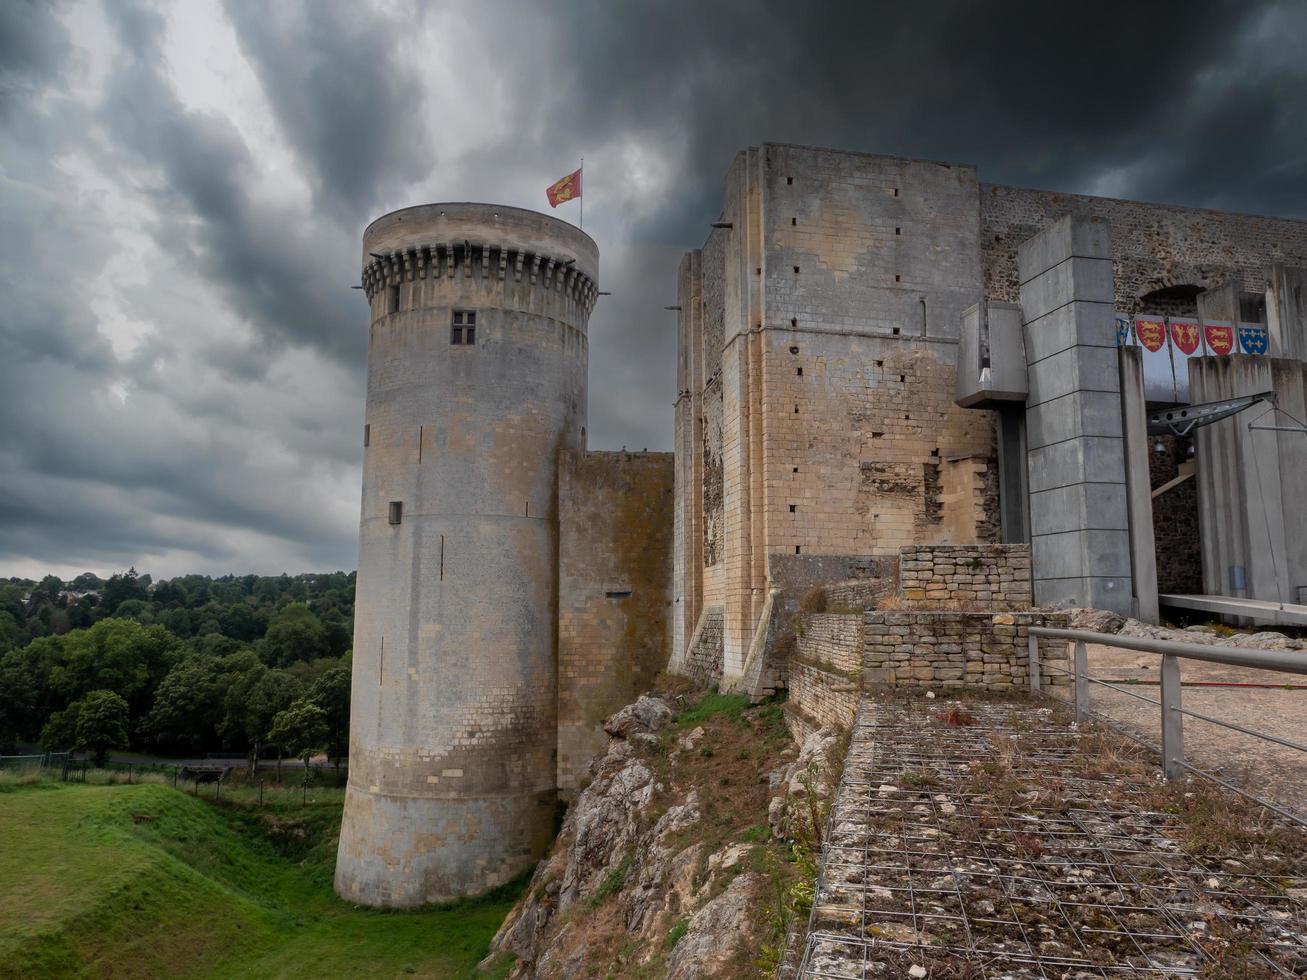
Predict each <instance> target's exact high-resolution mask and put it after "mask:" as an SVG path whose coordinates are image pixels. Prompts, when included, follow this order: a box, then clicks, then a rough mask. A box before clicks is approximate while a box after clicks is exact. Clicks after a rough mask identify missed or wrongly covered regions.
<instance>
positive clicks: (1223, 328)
mask: <svg viewBox="0 0 1307 980" xmlns="http://www.w3.org/2000/svg"><path fill="white" fill-rule="evenodd" d="M1203 336H1204V337H1205V338H1206V340H1207V349H1208V350H1209V351H1211V352H1212V353H1213V354H1219V355H1220V356H1222V357H1224V356H1225V355H1226V354H1228V353H1230V351H1232V350H1234V324H1233V323H1227V322H1225V321H1214V322H1212V323H1204V324H1203Z"/></svg>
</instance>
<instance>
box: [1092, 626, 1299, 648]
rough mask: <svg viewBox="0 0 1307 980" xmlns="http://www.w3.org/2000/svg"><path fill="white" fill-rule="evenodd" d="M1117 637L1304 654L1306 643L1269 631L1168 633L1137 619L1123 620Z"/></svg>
mask: <svg viewBox="0 0 1307 980" xmlns="http://www.w3.org/2000/svg"><path fill="white" fill-rule="evenodd" d="M1117 634H1118V635H1119V636H1141V637H1147V638H1150V639H1154V640H1177V641H1179V642H1181V643H1203V644H1206V645H1208V646H1221V647H1245V648H1247V649H1251V650H1307V642H1304V641H1302V640H1297V639H1294V638H1293V637H1289V636H1285V635H1284V634H1283V633H1276V632H1273V631H1270V630H1267V631H1264V632H1261V633H1228V634H1224V635H1223V634H1221V633H1218V632H1217V631H1216V630H1214V629H1212V628H1211V627H1210V626H1189V627H1186V628H1185V629H1171V628H1170V627H1167V626H1153V625H1151V624H1149V623H1141V622H1140V621H1139V620H1137V619H1127V620H1126V621H1125V625H1124V626H1122V627H1121V628H1120V629H1119V630H1117Z"/></svg>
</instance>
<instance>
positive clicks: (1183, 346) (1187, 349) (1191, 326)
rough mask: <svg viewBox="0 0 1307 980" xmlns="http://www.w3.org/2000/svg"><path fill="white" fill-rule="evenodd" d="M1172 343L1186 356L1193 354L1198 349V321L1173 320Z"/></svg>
mask: <svg viewBox="0 0 1307 980" xmlns="http://www.w3.org/2000/svg"><path fill="white" fill-rule="evenodd" d="M1171 343H1172V344H1174V345H1175V347H1176V348H1177V349H1178V350H1179V351H1180V352H1181V353H1182V354H1184V356H1185V357H1188V356H1190V355H1191V354H1193V352H1194V351H1196V350H1197V349H1198V321H1196V320H1172V321H1171Z"/></svg>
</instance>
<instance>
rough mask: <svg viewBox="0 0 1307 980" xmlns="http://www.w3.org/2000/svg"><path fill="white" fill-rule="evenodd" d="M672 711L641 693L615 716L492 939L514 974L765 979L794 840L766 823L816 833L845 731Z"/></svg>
mask: <svg viewBox="0 0 1307 980" xmlns="http://www.w3.org/2000/svg"><path fill="white" fill-rule="evenodd" d="M771 710H772V712H773V716H772V717H773V719H776V718H778V717H779V712H778V711H777V709H775V708H773V709H771ZM672 719H673V710H672V706H671V704H670V703H669V700H668V699H665V698H663V697H659V696H656V695H644V696H642V697H640V699H639V700H637V701H636V702H635V703H633V704H630V705H627V706H626V707H625V708H623V709H622V710H621V711H618V712H617V713H616V714H614V715H613V716H612V717H611V718H609V719H608V720H607V721H606V722H605V725H604V729H605V731H607V732H609V733H610V734H611V735H612V739H611V741H610V742H609V745H608V750H607V752H606V753H605V754H604V755H603V756H602V757H600V758H599V759H597V760H595V762H594V763H593V764H592V766H591V769H590V775H591V781H590V783H589V785H588V786H587V787H586V788H585V789H584V790H583V791H582V792H581V793H580V794H579V795H578V796H577V798H576V800H575V802H574V803H573V804H572V806H571V808H570V809H569V810H568V813H567V816H566V818H565V820H564V822H563V826H562V829H561V831H560V833H559V837H558V839H557V841H556V842H555V845H554V848H553V850H552V851H551V853H550V854H549V856H548V857H547V858H546V860H544V861H543V862H541V864H540V865H539V866H538V867H537V869H536V872H535V875H534V876H533V878H532V880H531V884H530V886H529V889H528V891H527V893H526V895H525V896H524V897H523V899H522V900H521V901H520V902H519V903H518V905H517V907H516V908H515V909H514V910H513V912H512V913H510V915H509V917H508V918H507V919H506V920H505V921H504V924H503V925H502V926H501V927H500V930H499V933H498V935H496V937H495V940H494V943H493V944H492V957H493V956H495V955H497V954H499V953H502V952H503V951H509V952H512V953H513V954H515V955H516V956H517V958H518V960H517V964H516V966H515V967H514V971H513V973H512V976H513V977H514V978H517V980H527V978H537V977H539V978H547V977H567V976H572V975H574V974H577V973H578V972H584V971H585V970H586V969H588V968H591V967H594V968H600V967H601V966H602V967H603V968H604V969H607V971H608V973H609V974H610V975H613V968H614V966H616V972H617V974H620V973H621V972H623V970H633V969H636V968H637V967H638V968H639V969H640V970H642V971H645V972H647V973H648V975H651V976H653V975H662V974H663V973H665V974H666V975H667V976H669V977H674V978H679V980H689V978H692V977H693V978H698V977H743V976H761V975H762V973H760V972H759V967H758V966H757V963H758V961H759V956H760V949H761V946H762V944H763V943H764V942H767V943H770V944H772V945H773V946H779V944H780V940H779V939H778V937H777V935H776V929H777V927H776V926H775V924H774V923H770V924H769V920H768V917H767V915H768V913H767V909H765V908H764V904H765V903H766V902H768V901H770V903H771V905H772V906H774V905H775V900H774V898H772V899H770V900H769V899H768V897H767V896H768V895H769V894H770V891H769V890H768V889H767V888H765V886H766V885H767V884H768V876H767V875H764V874H762V873H761V870H762V868H764V867H771V866H772V865H768V864H766V863H765V862H766V861H767V860H769V858H768V857H767V855H774V854H777V853H784V854H786V855H788V853H789V846H790V845H789V844H788V843H786V842H785V841H780V840H777V841H775V842H774V843H773V840H774V838H772V837H769V835H768V833H767V828H766V826H765V824H766V823H770V824H771V829H772V832H773V833H774V834H775V835H776V836H777V837H784V838H792V837H803V836H804V835H810V834H811V823H812V821H813V819H814V817H813V815H814V814H815V815H817V817H816V819H819V820H820V819H822V818H823V817H824V813H825V806H826V799H827V798H828V797H829V796H830V795H831V794H832V792H833V784H834V782H835V781H836V780H837V778H838V774H837V773H832V772H831V771H830V768H831V767H830V764H829V759H830V755H831V752H832V750H833V749H834V747H835V746H836V744H837V743H838V741H839V734H838V733H837V732H836V731H834V730H833V729H826V730H822V731H819V732H816V733H814V734H813V735H811V736H809V737H808V738H807V739H806V740H805V742H804V744H803V746H802V747H801V748H800V749H799V750H798V751H797V752H796V749H795V747H794V745H793V743H792V742H791V741H790V740H789V738H788V736H787V735H786V734H785V731H784V727H783V724H782V723H781V722H779V721H777V720H773V721H771V722H770V725H771V727H767V725H764V724H763V723H762V722H761V721H760V720H759V718H758V716H756V715H753V714H750V715H749V716H748V717H736V718H734V719H728V718H724V717H723V718H717V719H712V720H709V721H705V722H704V724H703V725H698V726H696V727H694V728H690V729H688V730H685V729H672V730H666V729H667V728H668V726H669V724H670V723H671V721H672ZM750 719H752V720H750ZM778 763H779V765H778ZM804 919H805V921H806V915H805V916H804ZM601 972H602V970H601ZM641 975H645V973H642V974H641Z"/></svg>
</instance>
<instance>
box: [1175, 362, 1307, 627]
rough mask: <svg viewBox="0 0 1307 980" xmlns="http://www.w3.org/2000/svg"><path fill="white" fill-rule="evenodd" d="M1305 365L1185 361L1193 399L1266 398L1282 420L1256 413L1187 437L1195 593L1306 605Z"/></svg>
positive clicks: (1262, 410) (1261, 410)
mask: <svg viewBox="0 0 1307 980" xmlns="http://www.w3.org/2000/svg"><path fill="white" fill-rule="evenodd" d="M1305 378H1307V365H1304V363H1303V362H1302V361H1297V360H1290V359H1288V358H1272V357H1253V356H1248V355H1239V354H1236V355H1231V356H1228V357H1202V358H1194V359H1192V360H1191V361H1190V367H1189V380H1190V385H1191V386H1192V388H1193V391H1194V397H1195V398H1196V399H1198V400H1200V401H1218V400H1221V399H1226V398H1236V397H1238V396H1240V395H1252V394H1257V393H1259V392H1263V391H1274V392H1275V393H1276V396H1277V401H1278V407H1279V408H1280V409H1281V410H1282V412H1283V414H1280V413H1277V412H1274V411H1272V410H1271V409H1270V407H1269V406H1267V405H1259V406H1255V407H1253V408H1251V409H1247V410H1246V411H1244V412H1241V413H1239V414H1238V415H1235V416H1232V417H1230V418H1227V419H1222V420H1221V421H1219V422H1215V423H1213V424H1212V425H1209V426H1206V427H1204V428H1201V429H1198V430H1196V432H1195V440H1194V442H1195V446H1196V448H1197V456H1196V461H1197V479H1198V519H1199V523H1200V526H1201V529H1202V531H1201V539H1202V551H1203V586H1204V588H1203V591H1204V592H1206V593H1208V594H1211V595H1228V596H1234V597H1237V598H1248V599H1261V600H1268V601H1271V602H1284V603H1300V602H1302V601H1303V600H1304V599H1307V507H1304V506H1303V502H1302V493H1303V487H1307V434H1304V433H1302V432H1300V431H1273V430H1269V429H1254V428H1250V427H1249V426H1250V424H1257V425H1272V426H1274V425H1279V426H1282V427H1283V428H1284V429H1286V430H1290V429H1294V428H1296V426H1295V423H1294V421H1293V420H1295V419H1303V418H1307V382H1305Z"/></svg>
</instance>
